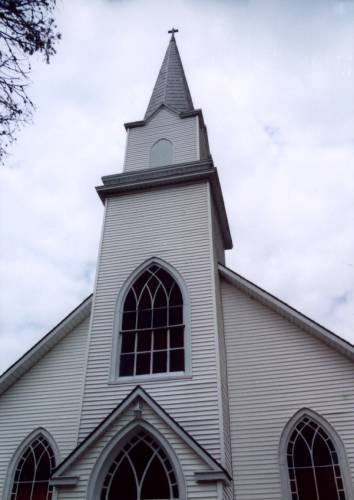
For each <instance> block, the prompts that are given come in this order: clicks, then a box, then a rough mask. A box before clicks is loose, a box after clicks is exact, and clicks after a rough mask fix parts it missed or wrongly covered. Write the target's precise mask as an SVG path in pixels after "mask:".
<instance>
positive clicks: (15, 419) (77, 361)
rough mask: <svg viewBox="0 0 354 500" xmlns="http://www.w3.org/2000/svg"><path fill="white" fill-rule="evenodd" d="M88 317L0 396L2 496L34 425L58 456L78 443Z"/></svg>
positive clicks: (63, 455)
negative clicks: (16, 455) (50, 441)
mask: <svg viewBox="0 0 354 500" xmlns="http://www.w3.org/2000/svg"><path fill="white" fill-rule="evenodd" d="M88 326H89V319H88V318H87V319H86V320H84V321H83V322H82V323H81V324H80V325H79V326H77V327H76V328H74V330H73V331H72V332H71V333H69V334H68V335H67V336H66V337H65V338H64V339H62V340H61V342H60V343H58V344H57V345H56V346H55V347H54V348H53V349H52V350H51V351H49V352H48V353H47V354H46V355H45V356H44V357H43V358H42V359H41V360H40V361H39V362H38V363H37V364H36V365H35V366H33V367H32V368H31V369H30V370H29V371H28V372H27V373H26V374H25V375H24V376H23V377H22V378H20V379H19V380H18V381H17V382H16V383H15V384H14V385H13V386H11V387H10V388H9V389H8V390H7V392H5V393H4V394H2V395H1V397H0V498H2V496H1V495H2V493H3V491H2V489H3V487H4V482H5V477H6V475H7V472H8V465H9V462H10V460H11V458H12V456H13V455H14V453H15V451H16V450H17V448H18V446H19V445H20V444H21V443H22V441H23V440H24V439H25V438H26V437H27V436H28V435H29V434H31V433H32V432H33V430H35V429H36V428H38V427H43V428H44V429H46V430H47V431H48V432H49V433H50V434H51V435H52V437H53V438H54V440H55V441H56V444H57V446H58V448H59V451H60V455H61V458H63V457H65V456H66V455H67V454H68V453H69V452H70V451H71V450H72V449H73V448H74V447H75V446H76V444H77V437H78V424H79V416H80V408H81V398H82V388H83V373H84V365H85V360H86V352H87V334H88Z"/></svg>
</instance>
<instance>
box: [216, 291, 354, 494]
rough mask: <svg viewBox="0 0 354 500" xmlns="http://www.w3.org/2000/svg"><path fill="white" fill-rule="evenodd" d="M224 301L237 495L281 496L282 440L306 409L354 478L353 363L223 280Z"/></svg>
mask: <svg viewBox="0 0 354 500" xmlns="http://www.w3.org/2000/svg"><path fill="white" fill-rule="evenodd" d="M222 301H223V308H224V328H225V338H226V353H227V369H228V385H229V391H230V392H229V395H230V399H229V401H230V415H231V437H232V460H233V469H234V487H235V496H236V498H237V499H238V500H251V499H252V500H280V499H282V494H281V487H280V473H279V459H278V451H279V441H280V436H281V433H282V430H283V428H284V427H285V425H286V423H287V422H288V420H289V419H290V418H291V417H292V416H293V415H294V414H295V413H296V412H297V411H298V410H300V409H301V408H304V407H307V408H309V409H312V410H313V411H315V412H317V413H319V414H320V415H322V416H323V417H324V418H325V419H326V420H327V421H328V422H329V423H330V424H331V425H332V426H333V427H334V429H335V430H336V432H337V433H338V434H339V436H340V438H341V439H342V441H343V443H344V446H345V449H346V454H347V457H348V460H349V464H350V468H351V471H352V475H353V472H354V432H353V429H354V364H353V363H352V362H351V361H349V360H348V359H347V358H345V357H343V356H342V355H341V354H339V353H337V352H336V351H335V350H333V349H331V348H330V347H328V346H327V345H326V344H324V343H322V342H321V341H320V340H318V339H316V338H314V337H313V336H312V335H310V334H309V333H307V332H304V331H303V330H301V329H300V328H299V327H297V326H295V325H293V324H292V323H290V322H289V321H287V320H286V319H283V318H282V317H281V316H279V315H278V314H276V313H275V312H273V311H271V310H270V309H268V308H266V307H265V306H263V305H262V304H260V303H258V302H257V301H256V300H254V299H251V298H249V297H248V296H247V295H245V294H244V293H243V292H241V291H239V290H238V289H237V288H235V287H234V286H233V285H231V284H229V283H227V282H225V281H222ZM348 500H349V499H348Z"/></svg>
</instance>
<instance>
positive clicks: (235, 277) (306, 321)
mask: <svg viewBox="0 0 354 500" xmlns="http://www.w3.org/2000/svg"><path fill="white" fill-rule="evenodd" d="M219 272H220V275H221V276H222V277H223V278H224V279H225V280H226V281H228V282H229V283H230V284H231V285H234V286H236V287H237V288H238V289H239V290H241V291H242V292H245V293H246V294H247V295H249V296H250V297H252V298H254V299H256V300H258V301H259V302H261V303H262V304H264V305H266V306H268V307H269V308H270V309H272V310H273V311H275V312H276V313H278V314H280V315H281V316H283V317H284V318H286V319H287V320H289V321H291V322H292V323H294V324H295V325H297V326H299V327H300V328H302V329H303V330H305V331H306V332H308V333H310V334H311V335H313V336H314V337H316V338H318V339H319V340H321V341H323V342H325V343H326V344H327V345H329V346H330V347H333V348H334V349H336V350H337V351H338V352H340V353H341V354H344V355H345V356H346V357H347V358H349V359H351V360H352V361H354V346H353V344H351V343H350V342H348V341H347V340H344V339H342V338H341V337H339V335H337V334H335V333H333V332H331V331H330V330H328V329H327V328H325V327H324V326H321V325H320V324H319V323H316V321H314V320H312V319H310V318H308V317H307V316H305V315H304V314H302V313H301V312H299V311H297V310H296V309H294V308H293V307H291V306H289V305H288V304H286V302H283V301H282V300H280V299H278V298H277V297H275V296H274V295H272V294H271V293H269V292H266V291H265V290H263V288H260V287H259V286H257V285H255V284H254V283H252V282H251V281H249V280H247V279H246V278H244V277H242V276H241V275H240V274H237V273H235V272H234V271H232V270H231V269H228V268H227V267H225V266H223V265H222V264H219Z"/></svg>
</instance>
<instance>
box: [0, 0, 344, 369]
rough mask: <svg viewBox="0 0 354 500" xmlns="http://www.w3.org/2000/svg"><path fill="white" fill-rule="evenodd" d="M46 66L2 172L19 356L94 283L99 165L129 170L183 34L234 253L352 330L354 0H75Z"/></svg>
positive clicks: (12, 351) (253, 274)
mask: <svg viewBox="0 0 354 500" xmlns="http://www.w3.org/2000/svg"><path fill="white" fill-rule="evenodd" d="M58 9H59V13H58V21H59V25H60V27H61V30H62V32H63V41H62V43H61V45H60V47H59V51H58V54H57V56H56V58H55V60H54V61H53V63H52V64H51V65H50V66H44V65H42V64H39V63H38V64H35V65H34V72H33V86H32V88H31V93H32V97H33V99H34V100H35V102H36V103H37V106H38V110H37V113H36V115H35V119H34V124H33V126H28V127H27V128H26V129H24V130H23V131H22V133H21V134H20V136H19V141H18V144H17V146H16V147H15V148H14V150H13V155H12V157H11V159H10V162H9V166H8V168H5V169H2V170H1V171H0V176H1V201H0V202H1V206H0V208H1V211H0V216H1V221H0V222H1V234H0V237H1V254H2V260H1V268H0V272H1V283H2V290H1V297H0V315H1V346H2V349H1V354H0V367H1V368H6V366H8V365H9V364H10V363H11V362H13V361H14V360H15V359H16V357H17V356H19V355H20V354H22V353H23V352H24V350H25V349H27V348H28V347H29V346H30V345H32V344H33V342H35V341H36V340H38V339H39V338H40V337H41V336H42V335H43V334H44V333H46V331H48V330H49V329H50V328H51V327H52V326H53V325H54V324H55V323H56V322H58V321H60V319H62V317H63V316H64V315H65V314H67V313H68V312H69V310H70V309H71V308H73V307H75V306H76V305H77V303H79V302H80V301H81V300H82V299H83V298H84V297H85V296H87V295H88V294H89V293H90V292H91V291H92V286H93V278H94V272H95V261H96V257H97V248H98V241H99V236H100V228H101V219H102V213H103V212H102V206H101V203H100V201H99V199H98V197H97V195H96V193H95V192H94V186H95V185H97V184H99V183H100V177H101V176H102V175H105V174H111V173H114V172H119V171H121V168H122V163H123V156H124V147H125V131H124V128H123V123H124V122H126V121H133V120H136V119H141V118H142V116H143V114H144V111H145V107H146V106H147V103H148V99H149V97H150V93H151V91H152V87H153V84H154V81H155V78H156V76H157V72H158V69H159V66H160V64H161V61H162V57H163V54H164V51H165V49H166V45H167V41H168V37H167V33H166V31H167V29H169V28H170V27H171V26H172V25H176V26H178V28H179V29H180V33H179V35H178V44H179V48H180V52H181V55H182V59H183V62H184V65H185V70H186V74H187V78H188V81H189V84H190V88H191V92H192V97H193V100H194V104H195V106H196V107H202V108H203V112H204V116H205V120H206V123H207V125H208V130H209V138H210V145H211V149H212V153H213V157H214V160H215V163H216V165H217V166H218V169H219V174H220V178H221V182H222V186H223V190H224V196H225V202H226V207H227V210H228V215H229V220H230V225H231V229H232V234H233V238H234V241H235V249H234V250H233V251H232V252H228V255H227V263H228V265H229V266H230V267H232V268H234V269H235V270H236V271H238V272H240V273H241V274H243V275H244V276H246V277H247V278H249V279H251V280H253V281H254V282H255V283H257V284H259V285H261V286H262V287H264V288H266V289H267V290H269V291H270V292H272V293H274V294H275V295H277V296H279V297H280V298H281V299H283V300H285V301H287V302H289V303H290V304H292V305H293V306H295V307H297V308H298V309H300V310H302V311H303V312H304V313H305V314H307V315H309V316H311V317H313V318H314V319H315V320H317V321H319V322H321V323H323V324H324V325H325V326H327V327H329V328H332V329H334V330H335V331H337V332H338V333H339V334H341V335H343V336H344V337H345V338H347V339H349V340H352V341H354V334H353V332H352V328H353V322H354V317H353V316H354V313H353V311H354V286H353V284H354V279H353V275H354V259H353V255H354V252H353V250H354V242H353V234H352V233H353V231H352V222H353V213H354V210H353V208H354V207H353V196H352V193H353V188H354V153H353V143H352V128H353V123H352V122H353V111H354V98H353V91H352V89H353V83H354V82H353V73H352V68H353V64H352V63H353V61H352V52H351V47H352V42H353V35H352V21H353V2H351V1H339V0H327V1H323V0H321V1H320V0H313V1H311V2H308V1H297V2H292V1H290V0H289V1H284V0H282V1H280V0H269V1H268V2H264V1H256V0H254V1H251V0H250V1H238V2H234V1H233V2H231V1H211V0H209V1H203V2H201V1H197V0H194V1H193V0H189V1H177V0H176V1H174V0H173V1H169V2H164V1H153V0H151V1H149V2H146V1H145V0H144V1H142V0H140V1H138V0H131V1H129V2H127V1H113V0H112V1H103V0H101V1H100V0H91V1H87V0H75V1H69V0H63V2H62V3H60V4H59V7H58Z"/></svg>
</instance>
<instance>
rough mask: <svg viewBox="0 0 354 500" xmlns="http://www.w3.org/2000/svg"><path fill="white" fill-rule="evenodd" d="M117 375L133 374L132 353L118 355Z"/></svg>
mask: <svg viewBox="0 0 354 500" xmlns="http://www.w3.org/2000/svg"><path fill="white" fill-rule="evenodd" d="M119 375H120V376H121V377H126V376H128V375H134V354H122V355H121V357H120V367H119Z"/></svg>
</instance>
